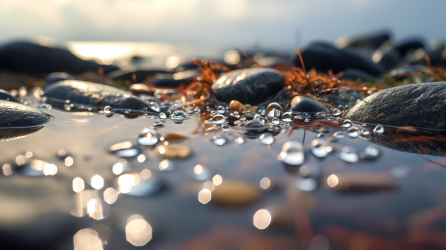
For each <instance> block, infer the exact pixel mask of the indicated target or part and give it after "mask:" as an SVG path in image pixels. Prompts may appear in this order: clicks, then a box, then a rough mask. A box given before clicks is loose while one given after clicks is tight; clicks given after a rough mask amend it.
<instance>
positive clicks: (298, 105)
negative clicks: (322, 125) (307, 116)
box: [291, 96, 330, 114]
mask: <svg viewBox="0 0 446 250" xmlns="http://www.w3.org/2000/svg"><path fill="white" fill-rule="evenodd" d="M291 110H293V112H307V113H317V112H320V111H323V112H325V113H327V114H328V113H330V109H328V107H327V106H325V105H324V104H322V103H320V102H318V101H316V100H314V99H313V98H310V97H306V96H296V97H294V98H293V100H291Z"/></svg>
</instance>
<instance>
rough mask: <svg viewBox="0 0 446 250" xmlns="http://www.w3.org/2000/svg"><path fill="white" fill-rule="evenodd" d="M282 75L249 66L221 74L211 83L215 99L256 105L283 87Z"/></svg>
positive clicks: (270, 70) (274, 71)
mask: <svg viewBox="0 0 446 250" xmlns="http://www.w3.org/2000/svg"><path fill="white" fill-rule="evenodd" d="M283 85H284V79H283V77H282V75H281V74H280V73H279V72H278V71H276V70H272V69H263V68H249V69H240V70H234V71H231V72H228V73H225V74H222V75H221V76H220V77H219V78H218V79H217V80H216V81H215V82H214V83H213V84H212V88H213V89H216V90H217V99H218V100H219V101H223V102H226V103H229V102H231V101H232V100H236V101H239V102H241V103H244V104H252V105H257V104H259V103H262V102H264V101H266V100H267V99H268V98H269V97H272V96H274V95H276V94H277V93H278V92H279V91H280V90H282V89H283Z"/></svg>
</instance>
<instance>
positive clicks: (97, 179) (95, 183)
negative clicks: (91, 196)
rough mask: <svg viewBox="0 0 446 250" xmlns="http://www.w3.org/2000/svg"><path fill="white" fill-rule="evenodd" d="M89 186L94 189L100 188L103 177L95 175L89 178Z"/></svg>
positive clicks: (102, 184)
mask: <svg viewBox="0 0 446 250" xmlns="http://www.w3.org/2000/svg"><path fill="white" fill-rule="evenodd" d="M91 186H92V187H93V188H94V189H98V190H99V189H101V188H102V187H104V178H102V177H101V176H100V175H95V176H93V177H92V178H91Z"/></svg>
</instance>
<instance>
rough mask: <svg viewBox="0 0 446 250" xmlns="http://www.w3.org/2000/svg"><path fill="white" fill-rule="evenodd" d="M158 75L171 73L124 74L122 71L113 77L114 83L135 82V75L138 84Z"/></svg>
mask: <svg viewBox="0 0 446 250" xmlns="http://www.w3.org/2000/svg"><path fill="white" fill-rule="evenodd" d="M157 73H164V74H166V73H169V71H166V70H137V71H132V72H125V73H124V72H122V71H116V72H113V73H112V75H111V76H110V77H111V80H112V81H131V82H133V81H134V80H135V79H134V78H133V75H135V77H136V83H139V82H144V80H146V78H147V77H149V76H153V75H155V74H157Z"/></svg>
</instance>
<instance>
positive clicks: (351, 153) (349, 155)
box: [339, 146, 359, 163]
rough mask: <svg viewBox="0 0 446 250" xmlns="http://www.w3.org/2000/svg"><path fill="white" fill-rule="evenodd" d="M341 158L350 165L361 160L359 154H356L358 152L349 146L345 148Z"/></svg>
mask: <svg viewBox="0 0 446 250" xmlns="http://www.w3.org/2000/svg"><path fill="white" fill-rule="evenodd" d="M339 156H340V157H341V159H342V160H344V161H346V162H349V163H355V162H357V161H358V159H359V156H358V154H356V150H355V149H354V148H352V147H349V146H345V147H343V148H342V150H341V152H340V154H339Z"/></svg>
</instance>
